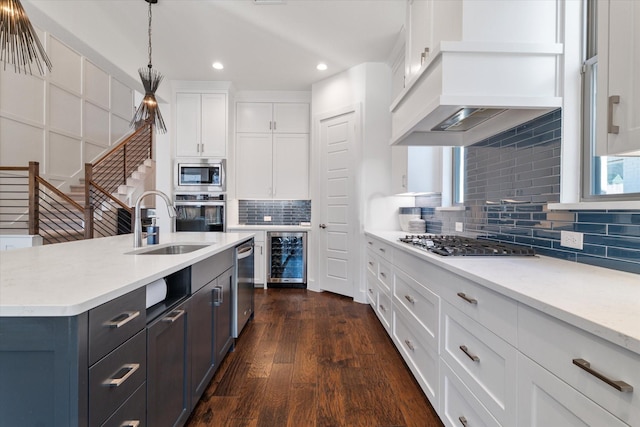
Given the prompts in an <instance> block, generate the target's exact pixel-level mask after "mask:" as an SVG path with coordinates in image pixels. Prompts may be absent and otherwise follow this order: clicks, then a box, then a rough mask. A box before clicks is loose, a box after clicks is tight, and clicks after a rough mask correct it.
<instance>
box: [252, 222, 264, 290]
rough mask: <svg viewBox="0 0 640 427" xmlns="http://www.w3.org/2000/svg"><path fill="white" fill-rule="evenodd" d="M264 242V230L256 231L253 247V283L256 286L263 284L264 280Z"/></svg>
mask: <svg viewBox="0 0 640 427" xmlns="http://www.w3.org/2000/svg"><path fill="white" fill-rule="evenodd" d="M264 242H265V237H264V231H257V232H256V236H255V240H254V248H253V283H254V285H256V286H257V285H264V284H265V280H266V279H265V276H266V264H265V261H266V252H265V250H266V248H265V245H264Z"/></svg>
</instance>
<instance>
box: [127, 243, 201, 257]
mask: <svg viewBox="0 0 640 427" xmlns="http://www.w3.org/2000/svg"><path fill="white" fill-rule="evenodd" d="M207 246H209V245H202V244H189V243H176V244H171V245H167V246H160V247H153V248H149V247H147V248H144V249H139V250H136V251H133V252H127V254H128V255H180V254H187V253H189V252H193V251H197V250H198V249H204V248H206V247H207Z"/></svg>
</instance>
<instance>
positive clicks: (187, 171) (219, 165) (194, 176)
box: [175, 158, 226, 192]
mask: <svg viewBox="0 0 640 427" xmlns="http://www.w3.org/2000/svg"><path fill="white" fill-rule="evenodd" d="M225 163H226V162H225V160H224V159H193V158H190V159H177V160H176V166H175V177H176V190H180V191H200V192H202V191H207V192H224V191H225V190H226V182H225Z"/></svg>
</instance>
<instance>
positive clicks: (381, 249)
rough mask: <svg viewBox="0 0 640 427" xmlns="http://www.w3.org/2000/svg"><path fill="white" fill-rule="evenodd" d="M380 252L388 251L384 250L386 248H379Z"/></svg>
mask: <svg viewBox="0 0 640 427" xmlns="http://www.w3.org/2000/svg"><path fill="white" fill-rule="evenodd" d="M378 250H379V251H380V252H382V253H385V252H386V251H385V250H384V248H378Z"/></svg>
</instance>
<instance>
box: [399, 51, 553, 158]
mask: <svg viewBox="0 0 640 427" xmlns="http://www.w3.org/2000/svg"><path fill="white" fill-rule="evenodd" d="M561 54H562V45H561V44H530V45H525V44H506V43H505V44H497V43H477V42H441V43H440V49H438V50H437V51H436V52H434V55H433V57H432V58H431V60H430V61H429V62H426V63H425V64H424V66H423V67H422V68H421V69H420V70H419V71H418V73H417V74H416V75H415V76H413V78H412V79H411V80H410V81H409V84H408V85H407V87H406V88H405V89H404V90H403V91H402V93H400V95H399V96H398V98H397V99H396V100H395V101H394V102H393V104H392V105H391V114H392V138H391V144H392V145H446V146H465V145H471V144H473V143H475V142H478V141H481V140H483V139H485V138H488V137H490V136H492V135H495V134H497V133H500V132H502V131H504V130H507V129H510V128H512V127H514V126H517V125H518V124H521V123H524V122H526V121H528V120H531V119H533V118H535V117H538V116H540V115H542V114H545V113H546V112H549V111H551V110H554V109H557V108H560V107H561V106H562V97H561V96H558V93H557V92H558V90H559V89H558V87H559V85H558V84H557V82H558V81H560V80H559V78H558V76H559V67H558V65H557V64H558V61H559V57H560V56H561Z"/></svg>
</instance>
